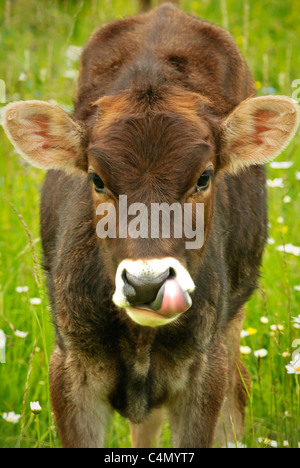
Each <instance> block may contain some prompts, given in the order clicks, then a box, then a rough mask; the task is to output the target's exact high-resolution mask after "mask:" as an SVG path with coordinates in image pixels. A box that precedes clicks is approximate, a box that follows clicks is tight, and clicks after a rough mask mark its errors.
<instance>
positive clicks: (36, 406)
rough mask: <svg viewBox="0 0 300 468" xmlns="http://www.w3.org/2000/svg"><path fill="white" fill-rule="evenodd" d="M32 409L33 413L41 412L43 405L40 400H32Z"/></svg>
mask: <svg viewBox="0 0 300 468" xmlns="http://www.w3.org/2000/svg"><path fill="white" fill-rule="evenodd" d="M30 409H31V411H32V412H33V414H40V412H41V411H42V407H41V405H40V403H39V402H38V401H31V402H30Z"/></svg>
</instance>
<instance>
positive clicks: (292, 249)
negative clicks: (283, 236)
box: [277, 244, 300, 257]
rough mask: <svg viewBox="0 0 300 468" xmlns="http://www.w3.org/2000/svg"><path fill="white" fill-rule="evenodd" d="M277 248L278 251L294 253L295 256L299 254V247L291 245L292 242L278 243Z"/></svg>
mask: <svg viewBox="0 0 300 468" xmlns="http://www.w3.org/2000/svg"><path fill="white" fill-rule="evenodd" d="M277 250H279V252H286V253H290V254H293V255H296V256H297V257H299V255H300V247H297V246H296V245H293V244H286V245H279V246H278V247H277Z"/></svg>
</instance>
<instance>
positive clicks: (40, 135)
mask: <svg viewBox="0 0 300 468" xmlns="http://www.w3.org/2000/svg"><path fill="white" fill-rule="evenodd" d="M1 123H2V125H3V127H4V130H5V132H6V134H7V136H8V138H9V139H10V141H11V142H12V144H13V145H14V147H15V148H16V150H17V152H18V153H19V154H20V155H21V156H23V157H24V158H25V159H26V160H27V161H28V162H29V163H30V164H32V165H33V166H35V167H38V168H41V169H64V170H65V171H66V172H73V171H74V170H75V169H76V168H83V167H84V130H83V128H82V127H81V126H80V125H79V124H78V123H77V122H75V121H74V120H72V119H71V117H69V116H68V114H66V112H64V111H63V110H62V109H61V108H60V107H58V106H56V105H54V104H49V103H48V102H43V101H20V102H14V103H12V104H9V105H8V106H6V108H5V109H4V114H3V119H2V122H1Z"/></svg>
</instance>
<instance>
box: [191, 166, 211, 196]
mask: <svg viewBox="0 0 300 468" xmlns="http://www.w3.org/2000/svg"><path fill="white" fill-rule="evenodd" d="M211 178H212V173H211V171H204V172H203V174H202V175H201V176H200V177H199V179H198V182H197V185H196V189H195V191H196V192H201V191H203V190H206V189H208V187H209V183H210V179H211Z"/></svg>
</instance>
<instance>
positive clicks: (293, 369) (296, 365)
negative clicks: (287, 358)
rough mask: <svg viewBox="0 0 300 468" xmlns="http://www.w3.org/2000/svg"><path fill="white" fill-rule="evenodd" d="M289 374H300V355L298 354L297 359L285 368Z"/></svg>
mask: <svg viewBox="0 0 300 468" xmlns="http://www.w3.org/2000/svg"><path fill="white" fill-rule="evenodd" d="M285 368H286V370H287V373H288V374H296V375H299V374H300V354H296V356H295V359H294V360H293V361H291V362H290V363H289V364H288V365H287V366H285Z"/></svg>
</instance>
